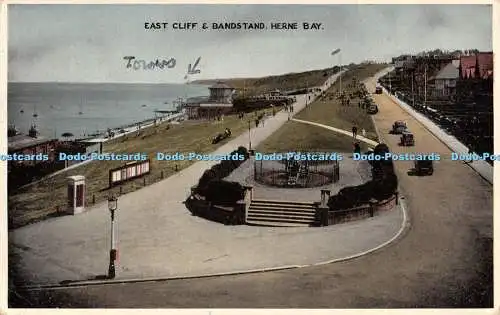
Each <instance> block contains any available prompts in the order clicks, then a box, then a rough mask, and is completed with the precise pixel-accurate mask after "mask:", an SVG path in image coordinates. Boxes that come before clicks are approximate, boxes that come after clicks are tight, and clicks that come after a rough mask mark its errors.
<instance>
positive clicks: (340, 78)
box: [331, 48, 342, 95]
mask: <svg viewBox="0 0 500 315" xmlns="http://www.w3.org/2000/svg"><path fill="white" fill-rule="evenodd" d="M337 54H338V55H339V70H340V71H342V59H341V57H340V48H337V49H335V50H334V51H332V54H331V55H332V56H335V55H337ZM339 83H340V94H341V95H342V72H339Z"/></svg>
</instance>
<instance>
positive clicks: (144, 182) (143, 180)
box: [142, 177, 146, 186]
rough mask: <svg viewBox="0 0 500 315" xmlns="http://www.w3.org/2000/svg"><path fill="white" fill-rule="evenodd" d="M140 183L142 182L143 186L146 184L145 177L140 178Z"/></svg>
mask: <svg viewBox="0 0 500 315" xmlns="http://www.w3.org/2000/svg"><path fill="white" fill-rule="evenodd" d="M142 184H143V185H144V186H146V177H144V178H143V179H142Z"/></svg>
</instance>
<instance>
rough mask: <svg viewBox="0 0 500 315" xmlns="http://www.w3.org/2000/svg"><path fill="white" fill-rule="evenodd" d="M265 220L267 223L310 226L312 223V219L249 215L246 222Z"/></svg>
mask: <svg viewBox="0 0 500 315" xmlns="http://www.w3.org/2000/svg"><path fill="white" fill-rule="evenodd" d="M248 221H250V222H254V223H256V222H266V224H267V225H272V224H276V223H288V224H302V225H304V226H311V225H312V224H314V220H298V219H285V218H258V217H257V218H254V217H250V218H248V219H247V222H248Z"/></svg>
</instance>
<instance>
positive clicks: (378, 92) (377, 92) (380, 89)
mask: <svg viewBox="0 0 500 315" xmlns="http://www.w3.org/2000/svg"><path fill="white" fill-rule="evenodd" d="M375 94H382V87H381V86H377V87H376V88H375Z"/></svg>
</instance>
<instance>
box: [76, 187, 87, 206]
mask: <svg viewBox="0 0 500 315" xmlns="http://www.w3.org/2000/svg"><path fill="white" fill-rule="evenodd" d="M84 187H85V186H84V185H83V184H80V185H77V186H76V206H77V207H83V206H84V205H83V201H84V198H85V194H84Z"/></svg>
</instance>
